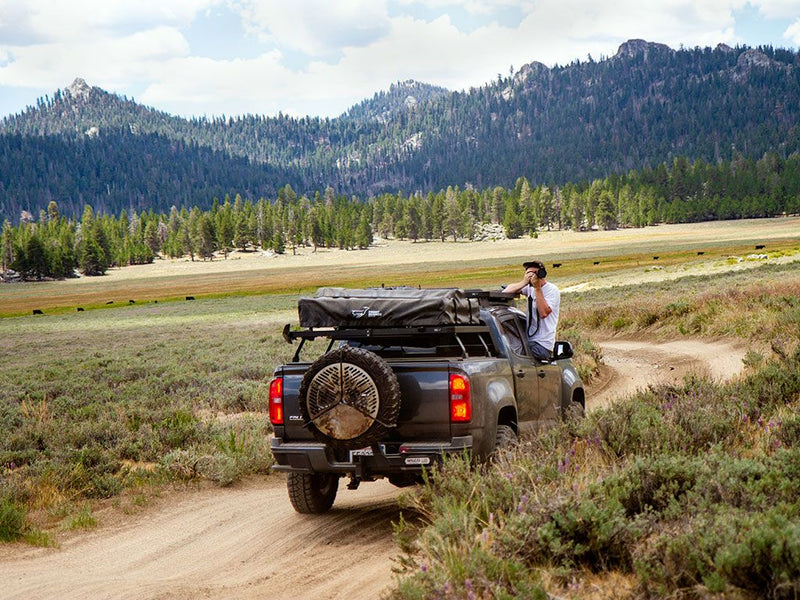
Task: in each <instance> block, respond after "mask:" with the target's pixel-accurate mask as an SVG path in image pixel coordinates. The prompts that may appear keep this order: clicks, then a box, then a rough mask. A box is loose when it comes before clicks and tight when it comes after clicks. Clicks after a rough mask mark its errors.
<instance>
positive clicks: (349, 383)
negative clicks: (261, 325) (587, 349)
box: [269, 288, 584, 513]
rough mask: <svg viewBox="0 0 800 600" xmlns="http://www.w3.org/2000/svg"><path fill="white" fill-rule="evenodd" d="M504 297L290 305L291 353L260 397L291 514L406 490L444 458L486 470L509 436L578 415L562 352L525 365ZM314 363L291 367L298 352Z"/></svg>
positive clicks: (347, 293)
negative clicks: (356, 493)
mask: <svg viewBox="0 0 800 600" xmlns="http://www.w3.org/2000/svg"><path fill="white" fill-rule="evenodd" d="M513 299H514V296H512V295H510V294H503V293H500V292H485V291H481V290H466V291H465V290H457V289H417V288H377V289H366V290H350V289H344V288H321V289H320V290H319V291H318V293H317V296H316V297H313V298H301V299H300V301H299V304H298V308H299V313H300V325H301V328H300V329H299V330H294V331H293V330H291V329H290V326H289V325H287V326H286V328H285V329H284V338H285V339H286V340H287V341H288V342H290V343H292V342H295V341H298V340H299V346H298V348H297V351H296V353H295V355H294V358H293V360H292V362H291V363H289V364H286V365H283V366H280V367H278V368H277V369H276V370H275V374H274V378H273V379H272V380H271V382H270V385H269V414H270V420H271V422H272V426H273V429H274V438H273V440H272V453H273V455H274V457H275V463H276V464H275V466H274V467H273V468H274V469H276V470H278V471H286V472H288V480H287V481H288V488H289V498H290V500H291V502H292V505H293V506H294V508H295V509H296V510H297V511H298V512H301V513H322V512H325V511H327V510H328V509H330V508H331V506H332V505H333V502H334V499H335V498H336V493H337V491H338V487H339V479H340V478H341V477H344V476H347V477H348V478H349V484H348V488H350V489H355V488H357V487H358V485H359V483H360V482H362V481H374V480H375V479H378V478H383V477H385V478H387V479H388V480H389V481H390V482H391V483H393V484H395V485H398V486H404V485H410V484H413V483H416V482H418V481H420V480H421V475H422V471H423V469H425V468H426V467H431V466H433V465H434V464H436V463H437V462H438V461H439V460H441V458H442V456H444V455H446V454H452V453H470V454H471V455H472V456H475V457H476V458H479V459H485V458H487V457H489V456H490V455H491V454H492V452H493V451H494V450H495V448H497V447H498V446H503V445H506V444H510V443H513V442H514V441H515V440H516V438H517V436H518V434H519V433H521V432H523V431H525V430H528V429H531V430H533V429H537V428H539V427H542V426H545V425H547V424H548V423H553V422H555V421H556V420H558V419H561V418H562V417H563V416H564V415H565V414H567V413H568V412H569V411H577V412H580V413H582V412H583V409H584V390H583V384H582V382H581V380H580V377H579V376H578V373H577V372H576V370H575V368H574V366H573V365H572V362H571V361H570V357H571V356H572V348H571V346H570V344H569V343H568V342H557V343H556V348H555V355H554V357H553V359H552V360H550V361H545V362H542V361H539V360H537V359H535V358H533V357H531V356H529V353H528V351H527V341H526V337H525V335H524V331H525V314H524V313H523V312H521V311H520V310H518V309H516V308H515V307H514V306H513V304H514V303H513ZM319 338H325V340H326V341H327V346H326V348H325V349H324V353H323V354H322V355H321V356H319V357H318V358H316V359H315V360H313V361H312V362H308V361H304V360H301V358H300V357H301V353H302V351H303V349H304V346H305V345H306V343H307V342H310V341H311V340H317V339H319Z"/></svg>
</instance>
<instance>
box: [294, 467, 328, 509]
mask: <svg viewBox="0 0 800 600" xmlns="http://www.w3.org/2000/svg"><path fill="white" fill-rule="evenodd" d="M286 486H287V487H288V488H289V500H290V501H291V503H292V506H293V507H294V509H295V510H296V511H297V512H299V513H303V514H319V513H324V512H327V511H328V510H330V508H331V506H333V501H334V500H335V499H336V492H337V491H338V489H339V476H338V475H333V474H331V473H289V476H288V477H287V479H286Z"/></svg>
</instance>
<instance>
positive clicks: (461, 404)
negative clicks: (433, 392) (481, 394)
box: [450, 373, 472, 423]
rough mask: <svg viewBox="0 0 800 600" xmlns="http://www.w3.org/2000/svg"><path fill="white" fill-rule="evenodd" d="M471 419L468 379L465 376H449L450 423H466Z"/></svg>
mask: <svg viewBox="0 0 800 600" xmlns="http://www.w3.org/2000/svg"><path fill="white" fill-rule="evenodd" d="M471 419H472V398H471V397H470V393H469V378H468V377H467V376H466V375H458V374H456V373H451V374H450V421H452V422H453V423H466V422H468V421H470V420H471Z"/></svg>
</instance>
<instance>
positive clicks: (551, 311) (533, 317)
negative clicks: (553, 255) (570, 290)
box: [503, 260, 561, 360]
mask: <svg viewBox="0 0 800 600" xmlns="http://www.w3.org/2000/svg"><path fill="white" fill-rule="evenodd" d="M522 267H523V268H524V269H525V275H524V277H523V278H522V281H519V282H517V283H512V284H510V285H507V286H506V287H505V289H504V290H503V291H504V292H508V293H510V294H522V295H523V296H527V297H528V322H527V329H526V334H527V336H528V346H529V347H530V349H531V354H533V356H534V357H536V358H538V359H539V360H550V359H551V358H552V353H553V347H554V346H555V344H556V326H557V325H558V309H559V306H560V304H561V292H560V291H559V290H558V288H557V287H556V286H555V284H552V283H550V282H548V281H547V270H546V269H545V268H544V263H543V262H542V261H540V260H532V261H529V262H526V263H523V264H522Z"/></svg>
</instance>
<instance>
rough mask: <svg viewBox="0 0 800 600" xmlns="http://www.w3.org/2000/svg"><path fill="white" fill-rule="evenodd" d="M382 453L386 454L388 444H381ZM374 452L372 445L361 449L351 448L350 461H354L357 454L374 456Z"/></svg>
mask: <svg viewBox="0 0 800 600" xmlns="http://www.w3.org/2000/svg"><path fill="white" fill-rule="evenodd" d="M380 448H381V453H382V454H386V446H384V445H383V444H381V446H380ZM373 455H374V453H373V452H372V447H367V448H360V449H359V450H350V462H353V459H354V458H355V457H356V456H373Z"/></svg>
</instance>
